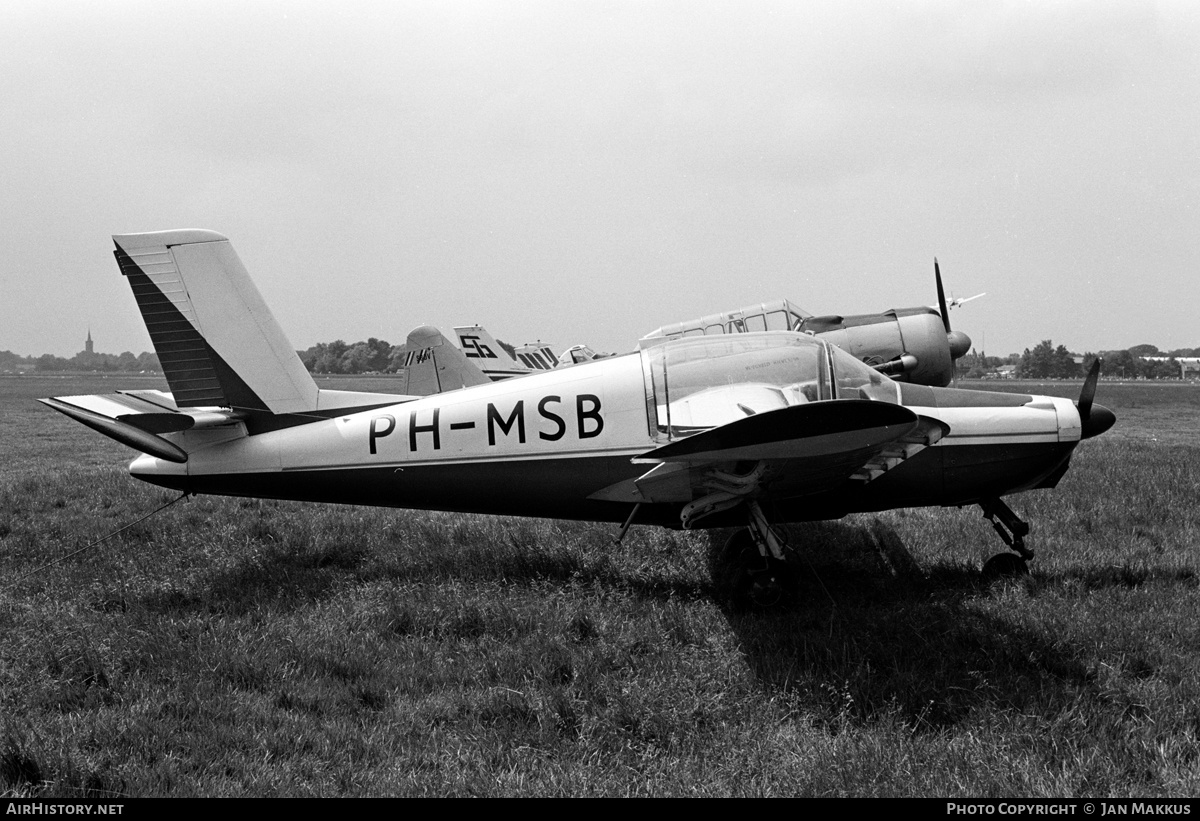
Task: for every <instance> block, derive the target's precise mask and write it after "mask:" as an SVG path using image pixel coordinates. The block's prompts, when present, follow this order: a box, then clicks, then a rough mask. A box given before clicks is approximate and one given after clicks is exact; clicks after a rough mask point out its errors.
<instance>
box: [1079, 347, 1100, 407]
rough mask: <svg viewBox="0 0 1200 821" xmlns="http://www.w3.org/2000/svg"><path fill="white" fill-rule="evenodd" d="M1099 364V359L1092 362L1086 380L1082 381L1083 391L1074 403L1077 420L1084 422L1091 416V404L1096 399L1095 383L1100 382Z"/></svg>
mask: <svg viewBox="0 0 1200 821" xmlns="http://www.w3.org/2000/svg"><path fill="white" fill-rule="evenodd" d="M1100 363H1101V360H1100V358H1099V357H1097V358H1096V359H1095V361H1093V362H1092V367H1091V370H1089V371H1088V375H1087V379H1085V380H1083V390H1082V391H1080V392H1079V401H1078V402H1076V403H1075V404H1076V406H1077V407H1078V408H1079V418H1080V419H1082V420H1083V421H1084V422H1086V421H1087V420H1088V419H1089V418H1090V417H1091V415H1092V402H1093V401H1094V400H1095V398H1096V383H1097V382H1098V381H1099V380H1100Z"/></svg>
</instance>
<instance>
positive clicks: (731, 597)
mask: <svg viewBox="0 0 1200 821" xmlns="http://www.w3.org/2000/svg"><path fill="white" fill-rule="evenodd" d="M747 507H748V508H749V511H748V512H749V514H750V515H749V519H750V521H749V524H748V526H747V527H745V528H743V529H741V530H738V531H736V532H735V533H734V534H733V535H732V536H730V537H729V539H728V541H726V542H725V545H724V547H722V548H721V549H720V550H719V551H717V552H716V553H715V555H714V558H713V561H712V568H711V570H712V577H713V584H714V586H715V587H716V589H717V595H718V597H719V598H721V599H722V600H724V601H727V602H729V603H730V604H731V605H732V606H733V607H734V608H735V609H737V610H746V609H751V608H757V609H766V608H771V607H777V606H779V605H783V604H786V603H787V601H788V600H789V599H790V598H791V596H792V594H793V593H794V592H795V586H796V577H795V572H794V571H793V570H792V568H791V566H790V565H789V564H788V563H787V561H786V559H785V558H784V552H783V551H784V545H783V542H782V541H781V540H780V538H779V536H778V535H777V534H776V533H775V531H774V530H773V529H772V528H771V526H770V524H769V523H768V522H767V520H766V517H765V516H764V515H763V512H762V509H761V508H759V506H758V503H757V502H753V501H752V502H750V503H749V504H748V505H747Z"/></svg>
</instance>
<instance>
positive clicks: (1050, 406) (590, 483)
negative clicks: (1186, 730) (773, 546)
mask: <svg viewBox="0 0 1200 821" xmlns="http://www.w3.org/2000/svg"><path fill="white" fill-rule="evenodd" d="M648 368H649V365H648V360H647V358H646V355H645V353H644V352H642V353H634V354H629V355H625V356H619V357H612V358H608V359H602V360H596V361H593V362H589V363H584V364H580V365H578V366H576V367H573V368H568V369H560V370H554V371H547V372H545V373H537V374H533V375H531V376H528V377H525V378H522V379H519V380H509V381H504V382H496V383H491V384H487V385H480V386H476V387H470V388H464V389H462V390H457V391H451V392H447V393H442V394H436V395H432V396H428V397H423V398H420V399H416V400H411V401H404V402H401V403H398V404H395V405H391V406H384V407H375V408H372V409H369V410H360V411H356V412H347V413H346V414H345V415H342V416H337V417H334V418H330V419H324V420H319V421H311V422H306V423H304V424H295V425H293V426H290V427H283V428H281V429H278V430H271V431H269V432H263V433H257V434H255V435H246V432H245V428H244V423H236V424H233V425H230V426H227V427H225V428H215V429H211V428H210V429H206V430H196V431H185V432H181V433H176V434H172V435H171V436H170V438H171V439H172V441H174V442H176V443H177V444H178V445H179V446H180V447H182V448H183V449H184V450H185V451H187V453H188V459H187V461H186V463H183V464H176V463H172V462H167V461H164V460H160V459H157V458H155V457H152V456H141V457H139V458H138V459H136V460H134V462H133V463H132V464H131V466H130V472H131V473H132V474H133V475H134V476H136V477H137V478H139V479H143V480H145V481H148V482H152V483H154V484H157V485H162V486H164V487H169V488H174V489H178V490H185V491H190V492H194V493H205V494H217V495H232V496H252V497H265V498H276V499H295V500H304V501H316V502H334V503H343V504H361V505H380V506H389V507H398V508H413V509H435V510H446V511H463V512H473V513H494V514H506V515H522V516H540V517H553V518H571V519H581V520H592V521H623V520H625V519H626V518H627V517H628V516H629V513H630V511H631V509H632V505H633V504H634V503H636V502H638V501H643V500H641V499H638V498H635V497H633V496H630V497H629V498H628V500H624V497H622V496H621V494H620V493H619V492H618V491H616V490H614V489H613V488H614V487H622V486H623V483H624V484H628V483H630V482H632V481H633V480H636V479H637V478H638V477H639V476H642V475H643V474H645V473H646V471H647V470H648V469H649V468H650V467H652V465H649V464H645V463H635V462H634V461H633V460H634V459H635V458H637V457H639V456H642V455H643V454H646V453H647V452H648V451H651V450H653V449H655V448H657V447H659V446H661V445H663V444H664V443H666V442H668V441H670V439H671V437H670V434H669V433H664V431H663V430H662V428H661V427H660V426H658V425H656V421H655V412H656V408H655V400H654V397H653V387H652V385H651V380H650V378H649V376H648ZM893 384H894V383H893ZM895 390H897V391H899V395H898V396H897V398H896V399H897V404H902V405H904V406H905V407H907V408H909V409H910V410H912V411H913V412H914V413H916V414H918V415H920V416H923V417H928V418H930V419H934V420H938V421H940V422H941V423H944V425H945V426H947V427H948V428H949V432H948V433H947V434H946V435H945V436H944V437H943V438H942V439H941V440H940V441H937V442H936V443H934V444H932V445H930V446H928V447H924V448H923V449H920V451H919V452H917V453H915V454H914V455H912V456H911V457H909V458H907V459H905V460H904V461H903V463H902V464H898V465H896V466H894V467H892V468H890V469H888V470H887V471H886V472H884V473H883V474H882V475H879V476H878V477H876V478H872V479H870V480H869V481H862V480H845V479H839V480H838V481H836V482H831V483H829V484H828V486H817V487H813V486H811V485H809V486H805V487H803V488H800V489H797V488H796V487H794V486H787V487H785V486H782V485H781V486H780V487H779V488H777V489H776V488H772V486H771V485H770V484H769V483H768V484H767V485H766V490H765V493H764V496H763V501H764V504H769V505H770V506H771V509H772V512H773V518H774V519H775V520H777V521H800V520H809V519H827V518H837V517H839V516H841V515H844V514H846V513H851V512H862V511H873V510H882V509H888V508H894V507H916V506H931V505H963V504H971V503H974V502H976V501H978V500H979V499H981V498H990V497H998V496H1002V495H1005V494H1007V493H1012V492H1016V491H1019V490H1025V489H1029V488H1033V487H1037V486H1039V485H1044V486H1052V484H1053V482H1054V481H1056V480H1057V478H1058V476H1059V475H1061V471H1062V470H1063V469H1065V465H1066V462H1067V460H1068V459H1069V457H1070V454H1071V451H1072V450H1073V449H1074V447H1075V445H1076V444H1077V443H1078V441H1079V439H1080V428H1081V424H1080V419H1079V414H1078V411H1077V409H1076V408H1075V406H1074V405H1073V403H1071V402H1070V401H1068V400H1065V399H1057V398H1052V397H1031V396H1015V395H1012V394H994V393H984V392H974V391H957V390H953V389H946V390H942V389H935V388H923V387H916V388H914V386H907V385H905V386H895ZM835 398H836V397H835ZM733 467H734V469H736V467H737V466H733ZM687 501H689V499H684V498H677V499H676V498H673V499H670V500H668V501H657V500H653V499H652V500H650V501H648V502H646V503H644V504H643V508H642V510H640V511H639V513H638V515H637V521H638V522H639V523H647V524H650V523H653V524H662V525H667V526H679V524H680V518H679V517H680V509H681V508H682V506H683V505H684V504H686V503H687ZM731 521H734V520H732V519H730V520H728V521H727V517H723V516H721V515H717V516H713V517H711V519H706V520H705V521H704V526H706V527H707V526H722V525H725V524H728V523H730V522H731ZM738 521H740V519H739V520H738Z"/></svg>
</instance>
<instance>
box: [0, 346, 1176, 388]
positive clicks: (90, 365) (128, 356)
mask: <svg viewBox="0 0 1200 821" xmlns="http://www.w3.org/2000/svg"><path fill="white" fill-rule="evenodd" d="M497 341H498V342H500V345H501V347H503V348H504V349H505V350H506V351H508V353H509V355H512V354H513V348H512V346H511V345H509V344H508V343H506V342H503V341H500V340H497ZM401 348H402V346H400V345H392V344H391V343H389V342H387V341H386V340H383V339H376V338H375V337H371V338H369V339H367V340H364V341H360V342H345V341H343V340H341V339H335V340H334V341H333V342H319V343H317V344H316V345H313V346H312V347H311V348H308V349H307V350H303V351H296V353H297V354H298V355H299V356H300V361H301V362H303V363H304V367H306V368H307V369H308V370H309V372H310V373H316V374H362V373H396V372H397V371H401V370H403V369H404V356H403V354H402V352H401ZM1097 356H1099V357H1101V358H1102V359H1103V360H1104V373H1105V374H1106V375H1108V376H1119V377H1123V378H1126V379H1174V378H1178V377H1179V364H1178V363H1177V362H1176V361H1175V357H1196V356H1200V348H1178V349H1175V350H1172V351H1160V350H1159V349H1158V348H1157V347H1156V346H1154V345H1150V344H1143V345H1134V346H1133V347H1132V348H1128V349H1126V350H1112V351H1100V352H1098V353H1092V352H1089V353H1085V354H1083V355H1080V354H1078V353H1073V352H1071V351H1068V350H1067V348H1066V347H1065V346H1064V345H1058V346H1055V345H1054V343H1053V342H1051V340H1049V339H1044V340H1042V341H1041V342H1040V343H1039V344H1037V345H1035V346H1034V347H1033V348H1026V349H1025V351H1024V353H1022V354H1009V355H1008V356H1007V357H993V356H984V355H983V354H976V353H972V354H968V355H967V356H965V357H963V358H962V359H960V360H959V363H958V364H959V371H960V373H961V374H962V375H963V376H966V377H967V378H981V377H983V376H985V375H986V374H987V373H989V372H994V371H996V370H997V369H998V368H999V367H1001V366H1004V365H1015V366H1016V367H1015V372H1014V374H1013V375H1014V376H1015V377H1016V378H1018V379H1078V378H1081V377H1083V376H1084V375H1086V374H1087V371H1088V369H1089V368H1090V367H1091V366H1092V361H1093V360H1094V359H1095V358H1096V357H1097ZM1147 357H1168V359H1167V360H1165V361H1157V360H1154V359H1148V358H1147ZM25 371H37V372H55V371H98V372H103V373H143V372H145V373H161V372H162V367H161V365H160V364H159V361H158V356H157V355H155V354H153V353H150V352H143V353H140V354H138V355H136V356H135V355H134V354H133V353H131V352H130V351H125V352H123V353H120V354H106V353H88V352H86V351H80V352H79V353H77V354H75V355H74V356H72V357H70V358H69V359H68V358H63V357H61V356H54V355H53V354H42V355H41V356H37V357H32V356H20V355H18V354H15V353H13V352H12V351H0V373H19V372H25Z"/></svg>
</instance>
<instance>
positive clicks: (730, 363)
mask: <svg viewBox="0 0 1200 821" xmlns="http://www.w3.org/2000/svg"><path fill="white" fill-rule="evenodd" d="M642 364H643V369H644V373H645V374H646V405H647V415H648V418H649V421H650V429H651V433H652V434H654V435H655V436H657V437H658V438H660V439H667V440H670V439H678V438H681V437H685V436H690V435H691V434H693V433H698V432H699V431H702V430H708V429H710V428H714V427H718V426H720V425H725V424H728V423H730V422H734V421H737V420H738V419H744V418H745V417H747V416H753V415H755V414H759V413H765V412H767V411H772V410H778V409H780V408H786V407H790V406H792V405H800V404H804V403H806V402H821V401H825V400H829V399H871V400H875V401H883V402H892V403H898V402H899V390H898V386H897V385H896V384H895V383H894V382H892V381H891V380H890V379H888V378H887V377H886V376H884V375H883V374H881V373H879V372H878V371H876V370H874V369H873V368H871V367H869V366H867V365H864V364H863V363H862V362H859V361H858V360H857V359H855V358H854V357H853V356H850V355H849V354H847V353H846V352H844V351H842V350H841V349H840V348H837V347H834V346H833V345H830V344H828V343H826V342H824V341H822V340H820V339H817V338H815V337H812V336H809V335H807V334H799V333H790V332H767V333H746V334H727V335H720V336H707V337H693V338H685V339H677V340H672V341H669V342H666V343H664V344H661V345H656V346H654V347H652V348H647V349H644V350H643V351H642Z"/></svg>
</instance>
